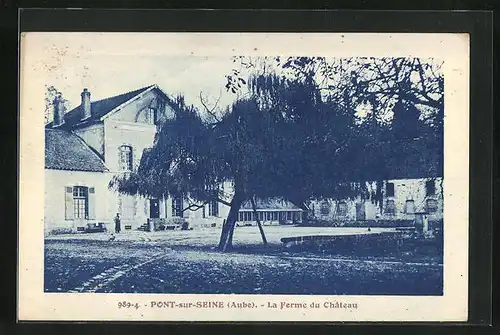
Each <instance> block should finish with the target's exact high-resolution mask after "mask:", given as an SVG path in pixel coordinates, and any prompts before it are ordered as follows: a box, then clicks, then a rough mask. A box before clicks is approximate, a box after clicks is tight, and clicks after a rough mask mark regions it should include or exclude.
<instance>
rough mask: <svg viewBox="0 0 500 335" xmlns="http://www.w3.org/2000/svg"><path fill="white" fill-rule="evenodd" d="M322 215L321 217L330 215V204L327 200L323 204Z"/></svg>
mask: <svg viewBox="0 0 500 335" xmlns="http://www.w3.org/2000/svg"><path fill="white" fill-rule="evenodd" d="M320 213H321V215H328V214H330V204H329V203H328V201H326V200H325V201H323V202H322V203H321V207H320Z"/></svg>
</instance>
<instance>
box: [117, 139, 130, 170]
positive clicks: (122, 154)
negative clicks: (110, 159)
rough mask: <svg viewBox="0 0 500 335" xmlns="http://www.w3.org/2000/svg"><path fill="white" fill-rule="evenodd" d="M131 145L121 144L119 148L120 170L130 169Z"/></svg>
mask: <svg viewBox="0 0 500 335" xmlns="http://www.w3.org/2000/svg"><path fill="white" fill-rule="evenodd" d="M132 167H133V161H132V147H131V146H129V145H122V146H121V147H120V149H119V169H120V171H132Z"/></svg>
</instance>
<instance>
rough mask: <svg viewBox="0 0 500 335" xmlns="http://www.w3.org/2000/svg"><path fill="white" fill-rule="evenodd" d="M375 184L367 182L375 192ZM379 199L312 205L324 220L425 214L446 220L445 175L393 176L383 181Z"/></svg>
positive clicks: (381, 218) (317, 215)
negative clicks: (410, 177) (427, 176)
mask: <svg viewBox="0 0 500 335" xmlns="http://www.w3.org/2000/svg"><path fill="white" fill-rule="evenodd" d="M376 188H377V186H376V183H375V182H372V183H367V189H368V191H369V193H371V194H375V193H376ZM380 191H381V195H380V197H379V199H377V200H375V199H362V198H361V197H357V198H355V199H344V200H331V199H324V200H317V201H312V202H311V204H310V206H309V207H310V209H311V213H312V215H313V216H314V217H315V218H318V219H320V220H325V221H332V222H338V223H339V224H342V222H346V221H377V220H382V221H384V220H387V221H389V220H414V219H415V216H416V214H419V213H421V214H424V213H425V215H426V216H427V217H428V219H429V220H432V221H438V220H442V219H443V209H444V208H443V205H444V203H443V178H441V177H439V178H414V179H391V180H386V181H383V182H382V187H381V190H380Z"/></svg>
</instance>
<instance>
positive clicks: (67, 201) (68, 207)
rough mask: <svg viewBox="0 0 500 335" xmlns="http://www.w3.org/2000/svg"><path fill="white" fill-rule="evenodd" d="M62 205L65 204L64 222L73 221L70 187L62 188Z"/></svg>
mask: <svg viewBox="0 0 500 335" xmlns="http://www.w3.org/2000/svg"><path fill="white" fill-rule="evenodd" d="M64 204H65V213H66V214H65V218H66V220H73V219H74V217H75V216H74V212H73V187H72V186H66V187H65V188H64Z"/></svg>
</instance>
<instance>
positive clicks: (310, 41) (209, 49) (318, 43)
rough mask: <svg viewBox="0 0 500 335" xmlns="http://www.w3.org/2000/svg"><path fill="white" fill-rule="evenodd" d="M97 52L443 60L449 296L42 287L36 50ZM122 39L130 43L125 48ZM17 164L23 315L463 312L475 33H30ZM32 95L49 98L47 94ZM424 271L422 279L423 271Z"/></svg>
mask: <svg viewBox="0 0 500 335" xmlns="http://www.w3.org/2000/svg"><path fill="white" fill-rule="evenodd" d="M74 39H78V40H80V41H81V42H82V43H84V44H87V43H88V45H91V46H92V52H95V53H102V54H113V53H117V54H120V53H124V52H126V53H127V54H129V53H130V54H134V55H137V56H138V57H140V56H141V54H146V53H147V54H152V53H155V54H161V55H173V54H175V55H187V54H194V55H204V56H221V55H223V56H228V55H248V56H252V55H304V56H313V55H314V56H335V57H343V56H346V57H347V56H372V57H381V56H415V57H435V58H439V59H442V60H444V61H445V66H444V73H445V152H444V155H445V167H444V185H445V199H444V203H445V209H444V217H445V227H444V231H445V234H444V242H445V254H444V295H443V296H441V297H401V296H339V297H325V296H264V295H260V296H258V295H257V296H256V295H247V296H245V295H203V296H199V295H198V296H197V295H159V294H153V295H147V294H91V293H90V294H75V293H56V294H54V293H53V294H47V293H44V292H43V254H44V253H43V236H44V234H43V213H44V186H43V180H44V169H43V166H44V133H43V129H44V122H43V92H44V89H45V88H44V86H43V84H44V83H43V77H42V78H40V74H41V73H42V72H41V70H40V59H39V55H40V54H41V53H42V52H43V50H47V48H48V47H50V45H49V43H52V41H54V40H57V41H58V43H60V44H59V45H60V46H64V45H65V43H66V42H67V41H69V40H74ZM123 46H127V48H124V47H123ZM20 73H21V83H20V87H21V104H20V106H21V108H20V172H19V178H20V181H19V190H20V192H19V263H18V264H19V274H18V275H19V278H18V280H19V285H18V287H19V289H18V290H19V291H18V299H19V311H18V313H19V314H18V318H19V320H130V321H137V320H154V321H163V320H175V321H465V320H466V319H467V301H468V285H467V283H468V247H467V246H468V189H469V187H468V185H469V177H468V175H469V173H468V172H469V166H468V157H469V36H468V35H466V34H382V33H380V34H377V33H373V34H365V33H356V34H354V33H345V34H340V33H338V34H337V33H335V34H331V33H304V34H298V33H286V34H266V33H245V34H240V33H216V34H214V33H23V34H22V36H21V71H20ZM34 97H42V100H41V101H38V100H37V99H34ZM422 279H423V280H425V278H422ZM170 298H175V300H177V301H198V300H223V301H245V302H248V301H254V302H256V303H259V304H260V303H261V302H262V303H266V304H267V301H294V302H297V301H303V302H307V303H310V302H313V301H315V302H320V303H321V302H323V301H326V300H335V299H336V300H339V301H344V302H356V303H357V304H358V308H357V309H355V310H350V309H346V310H344V309H323V308H320V309H306V310H302V309H296V310H294V309H288V310H272V309H246V310H238V309H227V308H226V309H223V310H221V309H190V310H185V309H168V310H165V309H140V310H139V311H136V310H135V309H131V310H125V311H124V310H123V309H118V308H117V307H116V304H117V302H118V301H121V300H128V301H132V302H134V301H137V302H140V303H142V304H144V303H148V302H149V301H150V300H168V299H170Z"/></svg>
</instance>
